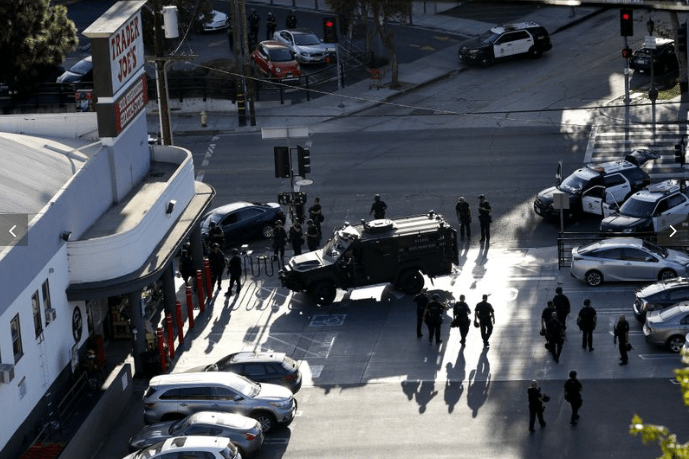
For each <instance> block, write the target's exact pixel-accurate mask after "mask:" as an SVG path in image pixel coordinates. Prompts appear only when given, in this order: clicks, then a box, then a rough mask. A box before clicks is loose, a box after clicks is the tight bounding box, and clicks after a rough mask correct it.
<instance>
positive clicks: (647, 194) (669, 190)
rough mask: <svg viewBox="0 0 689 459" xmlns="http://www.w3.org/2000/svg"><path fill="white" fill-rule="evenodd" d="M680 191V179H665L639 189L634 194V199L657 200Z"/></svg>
mask: <svg viewBox="0 0 689 459" xmlns="http://www.w3.org/2000/svg"><path fill="white" fill-rule="evenodd" d="M679 191H680V185H679V181H678V180H665V181H663V182H660V183H656V184H653V185H650V186H648V187H646V188H645V189H643V190H639V191H637V192H636V193H634V194H633V195H632V197H633V198H634V199H638V200H640V201H647V202H655V201H657V200H658V199H660V198H662V197H663V196H669V195H671V194H674V193H678V192H679Z"/></svg>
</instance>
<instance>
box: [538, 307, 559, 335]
mask: <svg viewBox="0 0 689 459" xmlns="http://www.w3.org/2000/svg"><path fill="white" fill-rule="evenodd" d="M554 312H557V311H556V309H555V305H554V304H553V302H552V301H548V304H547V305H546V307H545V308H544V309H543V312H542V313H541V331H542V333H541V334H542V335H545V329H546V327H547V326H548V321H549V320H550V318H551V317H552V316H553V313H554Z"/></svg>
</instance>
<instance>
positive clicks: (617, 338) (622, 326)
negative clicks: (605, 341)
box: [613, 314, 631, 365]
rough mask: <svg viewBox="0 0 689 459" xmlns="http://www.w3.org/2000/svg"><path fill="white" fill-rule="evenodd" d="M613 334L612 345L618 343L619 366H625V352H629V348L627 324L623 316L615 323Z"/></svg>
mask: <svg viewBox="0 0 689 459" xmlns="http://www.w3.org/2000/svg"><path fill="white" fill-rule="evenodd" d="M613 334H614V336H613V343H614V344H618V343H619V344H618V346H619V350H620V365H626V364H627V363H628V359H629V357H628V356H627V352H628V351H629V347H628V346H627V345H628V343H629V322H627V319H625V317H624V314H623V315H621V316H620V319H619V320H618V321H617V325H615V330H614V333H613ZM630 347H631V346H630Z"/></svg>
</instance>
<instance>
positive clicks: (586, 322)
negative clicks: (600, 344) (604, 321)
mask: <svg viewBox="0 0 689 459" xmlns="http://www.w3.org/2000/svg"><path fill="white" fill-rule="evenodd" d="M577 325H578V326H579V329H580V330H581V332H582V337H581V347H583V348H584V349H586V346H588V348H589V351H592V350H593V330H595V329H596V310H595V309H593V306H591V300H589V299H585V300H584V306H583V307H582V308H581V309H580V310H579V315H578V316H577Z"/></svg>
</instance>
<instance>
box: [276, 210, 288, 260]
mask: <svg viewBox="0 0 689 459" xmlns="http://www.w3.org/2000/svg"><path fill="white" fill-rule="evenodd" d="M285 245H287V231H285V227H284V226H283V223H282V220H277V221H276V222H275V228H273V260H277V259H278V256H279V257H280V261H282V259H283V258H284V257H285Z"/></svg>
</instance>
